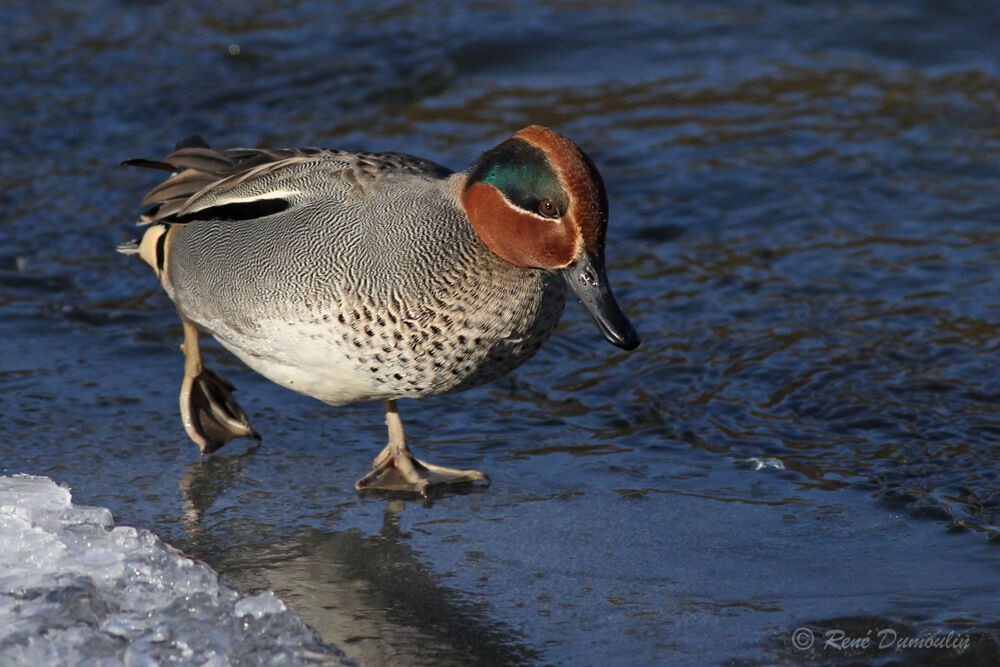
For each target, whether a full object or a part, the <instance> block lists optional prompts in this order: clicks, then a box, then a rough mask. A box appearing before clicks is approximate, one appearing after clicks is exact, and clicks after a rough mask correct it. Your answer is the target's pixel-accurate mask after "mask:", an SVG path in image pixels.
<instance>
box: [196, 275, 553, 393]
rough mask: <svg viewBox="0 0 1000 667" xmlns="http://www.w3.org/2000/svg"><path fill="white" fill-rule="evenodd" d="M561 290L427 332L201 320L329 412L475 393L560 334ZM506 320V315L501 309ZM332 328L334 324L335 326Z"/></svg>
mask: <svg viewBox="0 0 1000 667" xmlns="http://www.w3.org/2000/svg"><path fill="white" fill-rule="evenodd" d="M564 301H565V299H564V292H563V290H562V289H561V284H559V285H557V286H555V287H553V286H549V288H548V289H544V288H543V289H540V290H539V291H538V293H537V296H536V298H535V299H532V300H529V302H527V303H525V302H522V303H520V304H516V305H515V304H511V306H513V307H512V309H511V311H510V312H500V313H499V316H497V317H491V318H485V319H478V318H472V319H473V320H475V322H472V321H470V320H469V319H468V315H469V312H468V311H465V312H464V315H465V316H466V319H460V318H459V317H458V313H447V312H446V313H440V314H439V315H438V316H437V317H434V318H433V319H431V320H428V321H425V322H423V323H420V324H418V323H416V322H408V321H406V320H403V321H399V322H396V323H395V324H393V323H391V322H389V321H385V320H382V324H381V325H380V324H379V320H381V318H373V321H371V322H360V323H358V322H355V323H351V322H350V320H348V324H347V325H346V326H345V325H343V324H341V323H340V322H339V318H338V317H337V316H336V315H330V314H327V315H326V316H325V317H324V316H323V315H318V316H316V317H303V318H297V319H296V320H294V321H290V320H289V319H287V318H286V319H282V320H273V319H267V320H261V319H256V320H255V321H254V322H253V326H252V327H246V326H240V327H238V328H236V327H234V326H233V325H232V323H231V321H225V320H222V321H220V320H215V321H209V320H200V321H199V318H191V319H194V320H195V321H196V323H197V324H199V326H201V328H203V329H205V330H206V331H208V332H210V333H211V334H212V335H213V336H214V337H215V338H216V339H217V340H218V341H219V342H220V343H221V344H222V345H223V346H224V347H226V348H227V349H228V350H230V351H231V352H232V353H233V354H235V355H236V356H237V357H239V358H240V359H241V360H243V362H244V363H246V364H247V365H248V366H250V367H251V368H252V369H254V370H255V371H257V372H258V373H260V374H261V375H263V376H264V377H266V378H268V379H270V380H272V381H273V382H276V383H277V384H280V385H282V386H283V387H287V388H288V389H292V390H294V391H297V392H300V393H303V394H306V395H308V396H313V397H315V398H317V399H319V400H321V401H323V402H325V403H329V404H331V405H343V404H345V403H353V402H358V401H374V400H384V399H390V398H405V397H411V398H418V397H421V396H429V395H434V394H441V393H445V392H449V391H457V390H462V389H467V388H470V387H473V386H476V385H479V384H482V383H484V382H488V381H490V380H492V379H494V378H497V377H501V376H503V375H505V374H507V373H508V372H510V371H511V370H513V369H514V368H516V367H517V366H520V365H521V364H522V363H524V362H525V361H527V360H528V359H529V358H530V357H531V356H532V355H534V353H535V352H537V351H538V349H539V348H540V347H541V345H542V343H544V342H545V340H546V339H548V337H549V335H550V334H551V333H552V331H553V330H554V329H555V327H556V325H557V324H558V321H559V317H560V316H561V314H562V309H563V304H564ZM500 310H501V311H503V309H500ZM331 323H333V324H331Z"/></svg>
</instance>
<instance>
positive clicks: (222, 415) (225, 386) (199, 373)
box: [180, 322, 260, 456]
mask: <svg viewBox="0 0 1000 667" xmlns="http://www.w3.org/2000/svg"><path fill="white" fill-rule="evenodd" d="M181 349H182V350H183V351H184V382H183V383H182V384H181V397H180V403H181V419H182V420H183V422H184V430H185V431H187V434H188V436H189V437H190V438H191V439H192V440H193V441H194V442H195V444H197V445H198V448H199V449H200V450H201V455H202V456H204V455H205V454H211V453H212V452H214V451H216V450H217V449H219V448H220V447H222V446H224V445H225V444H226V443H227V442H229V441H230V440H232V439H233V438H255V439H257V440H260V436H259V435H258V434H257V432H256V431H254V430H253V427H252V426H250V420H249V418H248V417H247V414H246V413H245V412H243V408H241V407H240V406H239V404H238V403H237V402H236V400H235V399H234V398H233V391H234V387H233V385H231V384H229V383H228V382H226V381H225V380H224V379H222V378H221V377H219V376H218V375H216V374H215V373H214V372H212V370H211V369H209V368H205V366H204V364H203V363H202V361H201V344H200V343H199V341H198V329H197V327H195V325H193V324H191V323H190V322H184V345H182V346H181Z"/></svg>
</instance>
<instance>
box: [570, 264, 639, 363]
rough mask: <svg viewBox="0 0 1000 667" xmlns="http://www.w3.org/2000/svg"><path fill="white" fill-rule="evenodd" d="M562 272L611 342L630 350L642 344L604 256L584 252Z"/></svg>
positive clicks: (595, 322) (571, 288)
mask: <svg viewBox="0 0 1000 667" xmlns="http://www.w3.org/2000/svg"><path fill="white" fill-rule="evenodd" d="M562 275H563V278H565V279H566V284H567V285H569V288H570V290H572V291H573V294H575V295H576V298H578V299H579V300H580V303H582V304H583V307H584V308H586V309H587V312H588V313H590V319H592V320H594V324H596V325H597V328H598V329H600V330H601V333H602V334H604V337H605V338H607V339H608V342H609V343H611V344H612V345H617V346H618V347H621V348H624V349H626V350H634V349H635V348H637V347H639V334H637V333H636V331H635V329H634V328H633V327H632V323H631V322H629V321H628V317H626V316H625V313H623V312H622V309H621V307H619V305H618V302H617V301H615V295H614V294H612V293H611V285H610V283H608V274H607V273H605V271H604V260H603V259H600V258H596V257H593V256H591V254H590V253H588V252H584V253H583V255H582V256H581V257H580V259H578V260H577V261H576V262H575V263H573V264H570V265H569V266H567V267H566V268H565V269H563V270H562Z"/></svg>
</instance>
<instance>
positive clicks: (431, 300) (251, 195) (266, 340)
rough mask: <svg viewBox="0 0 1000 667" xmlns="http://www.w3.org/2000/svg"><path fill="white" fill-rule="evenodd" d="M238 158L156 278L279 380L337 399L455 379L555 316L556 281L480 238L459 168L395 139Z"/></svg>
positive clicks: (543, 328) (188, 311) (421, 390)
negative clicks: (366, 149) (376, 146)
mask: <svg viewBox="0 0 1000 667" xmlns="http://www.w3.org/2000/svg"><path fill="white" fill-rule="evenodd" d="M229 155H230V156H232V155H237V153H236V152H233V153H230V154H229ZM238 155H243V156H251V152H250V151H244V152H242V153H238ZM269 158H270V159H269ZM247 163H248V165H249V166H247V167H246V168H245V169H244V170H242V171H239V172H237V173H233V174H232V175H230V176H227V177H226V178H224V179H221V180H219V181H218V182H216V183H214V184H212V186H211V187H208V188H207V189H205V190H203V192H202V194H200V195H198V196H197V198H196V203H195V205H193V206H192V205H189V206H188V209H184V210H181V211H180V214H179V215H178V216H177V219H179V220H181V221H184V222H186V224H184V225H183V227H181V228H180V229H179V230H178V231H177V232H176V236H175V237H174V238H173V239H172V242H171V246H170V261H169V264H168V276H167V279H166V280H165V281H164V282H165V284H166V287H167V291H168V293H169V294H170V295H171V297H172V298H173V299H174V301H175V302H176V304H177V307H178V310H179V311H180V312H181V314H182V315H183V316H184V317H185V318H187V319H189V320H191V321H193V322H195V323H196V324H198V325H199V326H200V327H201V328H203V329H205V330H207V331H209V332H211V333H212V334H213V335H214V336H215V337H216V338H217V339H218V340H219V341H220V342H222V344H223V345H225V346H226V347H227V348H229V349H230V350H232V351H233V352H234V353H236V354H237V355H238V356H239V357H241V358H242V359H243V360H244V361H245V362H246V363H247V364H248V365H250V366H251V367H253V368H254V369H255V370H257V371H259V372H261V373H262V374H263V375H265V376H267V377H269V378H271V379H272V380H275V381H276V382H278V383H280V384H283V385H285V386H287V387H289V388H292V389H295V390H297V391H301V392H303V393H306V394H309V395H311V396H315V397H317V398H319V399H321V400H324V401H327V402H329V403H334V404H339V403H346V402H351V401H357V400H373V399H383V398H397V397H405V396H413V397H415V396H422V395H427V394H435V393H442V392H445V391H451V390H456V389H462V388H466V387H469V386H472V385H474V384H479V383H481V382H485V381H487V380H490V379H492V378H494V377H498V376H500V375H502V374H504V373H506V372H508V371H509V370H511V369H512V368H513V367H515V366H517V365H519V364H520V363H522V362H523V361H525V360H526V359H527V358H528V357H530V356H531V355H532V354H533V353H534V352H535V351H536V350H537V349H538V348H539V347H540V346H541V344H542V343H543V342H544V340H545V339H546V338H547V337H548V336H549V334H550V333H551V332H552V330H553V329H554V327H555V325H556V323H557V322H558V319H559V316H560V314H561V312H562V307H563V302H564V288H563V284H562V280H561V279H559V278H557V277H556V275H555V274H553V273H551V272H547V271H542V270H536V269H525V268H520V267H516V266H514V265H512V264H509V263H507V262H504V261H503V260H501V259H499V258H498V257H497V256H496V255H494V254H493V253H492V252H490V251H489V250H488V249H486V247H485V246H484V245H483V243H482V242H481V241H480V239H479V238H478V236H476V233H475V231H474V230H473V229H472V227H471V225H470V223H469V221H468V219H467V218H466V216H465V213H464V211H463V210H462V208H461V206H460V204H459V199H458V189H459V188H460V185H461V179H462V178H463V177H464V176H463V175H462V174H451V172H450V171H449V170H447V169H445V168H444V167H441V166H439V165H435V164H433V163H431V162H428V161H426V160H421V159H419V158H414V157H410V156H405V155H400V154H353V153H344V152H338V151H315V150H313V151H301V152H271V153H266V154H265V153H260V154H259V155H257V156H251V157H250V158H249V159H248V160H247ZM168 183H169V181H168Z"/></svg>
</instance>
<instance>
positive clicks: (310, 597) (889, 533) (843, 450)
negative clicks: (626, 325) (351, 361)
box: [0, 0, 1000, 664]
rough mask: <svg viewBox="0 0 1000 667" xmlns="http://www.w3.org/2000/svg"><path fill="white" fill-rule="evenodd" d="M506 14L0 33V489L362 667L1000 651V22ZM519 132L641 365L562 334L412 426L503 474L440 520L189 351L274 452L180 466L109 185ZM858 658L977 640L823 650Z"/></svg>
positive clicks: (428, 12)
mask: <svg viewBox="0 0 1000 667" xmlns="http://www.w3.org/2000/svg"><path fill="white" fill-rule="evenodd" d="M515 4H516V8H517V11H516V12H512V11H510V8H511V7H512V6H514V5H512V4H511V3H493V2H480V3H465V4H463V5H458V4H452V3H444V2H424V3H409V2H378V3H369V2H353V3H352V2H343V3H334V4H331V3H322V2H310V1H308V0H305V1H302V2H297V3H290V4H289V5H287V6H284V7H280V8H270V4H269V3H255V2H230V1H228V0H222V1H220V2H215V3H212V5H211V7H210V8H206V7H204V6H202V5H199V4H198V3H179V2H139V3H135V2H112V1H110V0H103V1H98V2H93V3H87V4H85V5H84V4H83V3H47V4H46V5H45V6H44V8H43V6H42V5H39V4H36V3H28V2H14V3H6V4H5V5H4V6H3V7H2V8H0V26H3V27H2V28H0V31H2V32H3V39H2V40H0V58H2V60H0V62H2V64H3V67H0V90H3V93H2V99H3V103H4V122H3V123H0V138H2V143H0V146H2V148H0V151H2V157H3V159H2V160H0V211H2V214H0V337H2V340H3V343H2V345H0V442H2V443H3V459H2V463H0V465H2V469H3V471H5V472H29V473H34V474H44V475H48V476H51V477H53V478H54V479H56V480H57V481H60V482H66V483H69V484H70V485H71V486H72V487H73V490H74V498H75V499H77V500H78V501H79V502H82V503H86V504H101V505H107V506H109V507H111V508H112V509H113V511H114V513H115V516H116V521H117V523H119V524H123V523H124V524H129V523H131V524H134V525H137V526H141V527H145V528H150V529H152V530H154V531H156V532H157V533H158V534H160V535H161V536H163V537H164V538H165V539H167V540H168V541H170V542H172V543H173V544H175V545H177V546H178V547H180V548H182V549H184V550H185V551H187V552H188V553H190V554H192V555H195V556H198V557H200V558H203V559H204V560H206V561H207V562H208V563H210V564H211V565H213V566H214V567H216V568H217V569H219V570H221V571H223V572H224V573H226V574H227V575H228V576H229V577H230V578H232V579H233V580H234V581H235V582H236V583H237V584H238V585H240V586H242V587H243V588H244V589H245V590H247V591H256V590H263V589H273V590H275V591H276V592H277V593H278V594H279V595H280V596H281V597H282V598H283V599H284V600H285V601H286V602H287V603H288V604H289V605H291V606H292V607H293V608H295V609H297V610H298V611H299V612H300V613H302V614H303V616H304V617H305V618H306V620H307V621H308V622H309V623H310V624H312V625H313V626H314V627H315V628H317V629H318V630H319V631H320V632H321V634H322V636H323V637H324V639H326V640H328V641H331V642H336V643H338V644H340V645H342V646H343V647H344V649H345V650H346V651H347V652H348V653H349V654H350V655H352V656H354V657H356V658H360V659H362V660H366V661H369V662H371V663H372V664H390V663H396V664H470V663H480V664H503V663H558V664H579V663H592V664H601V663H619V664H635V663H637V662H664V663H670V664H684V663H688V664H717V663H721V662H726V661H735V662H737V663H739V664H757V663H764V664H770V663H793V664H794V663H798V662H802V661H807V660H827V661H834V662H840V661H848V660H857V661H862V662H868V663H881V662H884V661H887V660H893V659H900V660H906V661H907V662H910V663H914V662H916V663H920V662H932V661H939V662H938V663H936V664H975V663H980V664H983V663H986V662H990V661H994V660H1000V655H998V653H1000V648H998V643H997V640H998V635H1000V612H998V607H997V603H996V599H997V593H998V586H997V584H996V581H997V580H996V559H997V555H996V542H997V540H998V539H1000V495H998V492H997V478H998V474H997V465H996V458H995V451H996V449H997V447H998V444H1000V416H998V404H1000V380H998V376H997V373H996V372H995V371H994V366H995V365H996V361H997V359H998V352H1000V349H998V348H1000V345H998V341H1000V306H998V304H1000V298H998V297H1000V278H998V271H997V268H996V267H997V266H998V262H1000V250H998V249H1000V160H998V156H1000V42H998V41H997V40H996V38H995V37H996V35H997V34H1000V18H998V16H997V15H996V14H995V12H987V11H986V10H985V6H984V8H981V9H974V8H970V6H968V5H966V4H963V3H952V2H944V3H930V2H904V1H902V0H899V1H895V2H893V1H888V2H859V1H856V2H845V3H836V4H834V5H830V3H819V2H808V3H781V2H731V3H725V2H714V3H711V2H710V3H699V4H698V9H692V8H689V7H685V6H684V5H683V4H681V3H656V4H654V3H629V2H600V1H597V0H593V1H580V2H572V1H569V0H565V1H556V0H552V1H550V2H542V3H515ZM536 122H537V123H543V124H549V125H552V126H554V127H556V128H558V129H559V130H560V131H562V132H564V133H565V134H567V135H569V136H570V137H572V138H573V139H575V140H576V141H577V142H578V143H579V144H580V145H581V146H583V147H584V148H585V149H586V150H587V151H588V152H589V153H590V155H591V156H592V157H593V158H594V160H595V162H596V163H597V164H598V166H599V167H600V168H601V170H602V173H603V174H604V177H605V180H606V181H607V185H608V189H609V193H610V197H611V201H612V221H611V227H610V231H609V257H610V259H609V265H610V267H611V275H612V279H613V281H614V282H615V286H616V292H617V294H618V296H619V298H620V300H621V301H622V302H623V305H624V306H625V309H626V310H627V311H628V312H629V313H630V314H631V315H632V317H633V320H634V322H635V324H636V326H637V328H639V330H640V331H641V333H642V334H643V336H644V344H643V346H642V347H641V348H640V349H639V350H638V351H636V352H634V353H631V354H628V353H624V352H621V351H619V350H617V349H614V348H611V347H610V346H607V345H606V344H605V343H604V342H603V341H602V340H601V339H600V338H599V336H598V334H597V333H596V332H595V331H594V330H593V327H592V326H591V324H590V323H589V322H588V321H587V319H586V316H585V315H584V314H583V312H582V309H581V308H579V307H570V308H568V309H567V314H566V316H565V321H564V323H563V326H562V327H561V329H560V331H559V332H558V333H557V334H556V335H555V337H554V338H553V339H552V340H551V341H550V342H549V343H548V344H547V345H546V347H545V348H544V349H543V350H542V352H541V353H540V354H539V355H538V357H536V358H535V359H534V360H532V361H531V362H530V363H529V364H528V365H526V366H524V367H523V368H521V369H519V370H518V371H516V372H515V373H514V374H513V375H511V376H510V377H508V378H505V379H503V380H501V381H498V382H496V383H494V384H492V385H490V386H487V387H483V388H479V389H476V390H473V391H470V392H467V393H464V394H460V395H454V396H445V397H439V398H434V399H429V400H425V401H422V402H413V401H408V402H407V401H404V402H403V403H401V405H400V410H401V414H402V416H403V419H404V422H405V423H406V425H407V428H408V434H410V435H411V436H412V437H413V439H414V442H415V444H416V446H417V447H418V448H419V449H420V451H421V452H424V453H426V454H427V456H428V458H430V459H432V460H435V461H440V462H442V463H448V464H452V465H457V466H459V467H471V466H476V467H481V468H482V469H483V470H485V471H487V472H489V474H490V475H491V477H492V478H493V480H494V483H493V486H492V487H491V488H490V489H488V490H487V491H485V492H481V493H472V494H469V495H459V496H450V497H446V498H443V499H439V500H436V501H435V502H434V503H433V504H430V505H422V504H419V503H407V502H400V501H386V500H380V499H367V498H366V499H359V498H358V497H357V495H356V494H355V492H354V490H353V481H354V479H355V478H356V477H358V476H359V475H360V474H361V473H362V472H363V471H364V470H365V468H366V467H367V465H368V463H369V461H370V459H371V457H372V456H373V455H374V454H375V453H376V452H377V450H378V448H379V447H380V446H381V444H382V442H383V439H384V437H385V433H384V425H383V424H382V421H381V420H382V417H381V409H380V407H379V406H377V405H358V406H349V407H347V408H336V409H335V408H329V407H326V406H324V405H322V404H319V403H317V402H315V401H313V400H311V399H308V398H305V397H300V396H298V395H295V394H292V393H290V392H287V391H285V390H283V389H280V388H278V387H276V386H274V385H271V384H270V383H268V382H267V381H266V380H263V379H262V378H259V377H258V376H255V375H253V374H252V373H250V372H249V371H247V370H245V369H244V368H243V367H241V366H240V365H239V363H238V362H237V361H235V360H234V359H233V358H232V357H230V356H228V355H227V354H225V353H223V352H222V351H221V350H219V349H218V348H212V349H211V350H210V351H209V355H210V360H209V362H210V364H212V365H214V366H215V367H217V368H218V369H219V370H220V371H221V372H223V373H224V374H225V375H226V376H227V377H228V378H229V379H230V380H232V381H233V382H234V383H235V384H236V385H237V386H238V387H239V398H240V402H241V404H242V405H243V407H244V408H246V409H247V411H248V412H249V413H250V414H251V415H252V417H253V423H254V426H255V427H256V428H257V429H258V430H259V431H260V432H261V433H262V434H263V435H264V441H263V444H262V445H260V446H255V445H253V444H252V443H245V442H235V443H233V444H232V445H230V446H229V447H227V448H226V449H224V450H222V451H221V452H220V454H218V455H216V456H214V457H212V458H209V459H206V460H205V461H203V462H198V460H197V455H196V454H197V452H196V448H195V447H194V445H192V444H191V443H190V442H188V441H187V439H186V437H185V435H184V432H183V429H182V428H181V424H180V420H179V418H178V415H177V391H178V388H179V383H180V378H181V374H182V360H181V356H180V354H179V352H178V350H177V345H178V343H179V341H180V327H179V325H178V320H177V318H176V315H175V314H174V312H173V309H172V306H171V304H170V302H169V301H168V300H167V298H166V297H165V296H164V295H163V294H162V293H161V292H160V290H159V288H158V287H157V285H156V283H155V280H154V279H153V277H152V275H151V274H150V273H149V272H148V269H146V267H144V266H143V265H140V263H138V262H135V261H133V260H130V258H126V257H121V256H116V255H115V254H114V253H113V252H112V249H113V247H114V246H115V244H116V243H118V242H120V241H122V240H124V239H127V238H129V237H130V236H132V235H134V233H135V231H134V229H133V228H132V227H131V222H132V221H133V220H134V219H135V215H136V213H137V210H138V207H137V203H138V200H139V199H140V198H141V196H142V195H143V194H144V192H145V191H146V190H147V189H148V188H149V187H150V186H151V185H152V184H153V181H151V178H155V177H151V176H150V175H149V174H145V173H141V172H138V171H128V170H122V169H119V168H118V167H117V166H116V165H117V163H118V162H120V161H121V160H122V159H125V158H129V157H135V156H138V155H144V156H158V155H161V154H165V153H166V152H168V151H169V150H170V148H171V146H172V144H173V142H174V141H175V140H176V139H178V138H180V137H183V136H186V135H188V134H191V133H199V134H202V135H204V136H206V137H207V138H209V140H210V141H212V143H213V144H214V145H217V146H220V147H221V146H233V145H270V146H286V145H300V144H312V145H323V146H331V147H338V148H356V149H369V150H403V151H406V152H410V153H415V154H418V155H422V156H425V157H428V158H430V159H433V160H435V161H438V162H441V163H443V164H447V165H450V166H452V167H455V168H461V167H463V166H465V165H466V164H468V163H469V162H471V161H472V160H473V159H474V158H475V156H476V155H478V153H479V152H481V151H482V150H483V149H485V148H487V147H489V146H492V145H494V144H495V143H497V142H498V141H500V140H502V139H503V138H504V137H506V136H507V135H508V134H510V133H511V132H512V131H514V130H516V129H518V128H519V127H521V126H523V125H526V124H529V123H536ZM776 461H780V462H781V463H782V464H783V466H784V469H783V470H782V469H776V468H775V467H773V465H767V463H768V462H770V463H772V464H773V463H774V462H776ZM758 468H759V469H758ZM798 628H806V629H808V630H809V631H810V632H812V633H813V636H814V637H815V638H816V641H815V642H814V643H813V644H812V645H811V646H810V647H807V648H805V649H803V648H799V647H798V646H797V644H796V643H795V642H794V641H793V636H794V637H796V638H801V635H795V634H794V633H795V631H796V629H798ZM886 629H888V630H891V631H892V632H894V633H896V635H897V636H899V637H908V636H912V637H926V636H932V635H934V634H935V633H937V634H939V635H942V636H943V635H947V633H948V632H953V633H957V635H958V636H961V637H965V638H966V639H967V648H965V649H964V650H962V649H961V648H959V649H956V648H955V647H954V646H951V647H947V648H938V649H932V648H910V649H906V650H904V651H902V652H899V651H896V650H895V649H893V648H878V647H875V648H871V647H869V648H868V649H865V648H858V647H855V648H851V649H846V648H836V647H831V646H825V645H824V644H823V640H824V637H825V636H826V635H825V634H824V633H827V632H829V631H838V630H839V631H841V632H843V633H844V634H845V635H846V636H848V637H863V636H865V634H866V633H870V634H871V635H872V636H874V635H875V634H877V633H878V632H880V631H882V630H886Z"/></svg>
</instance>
